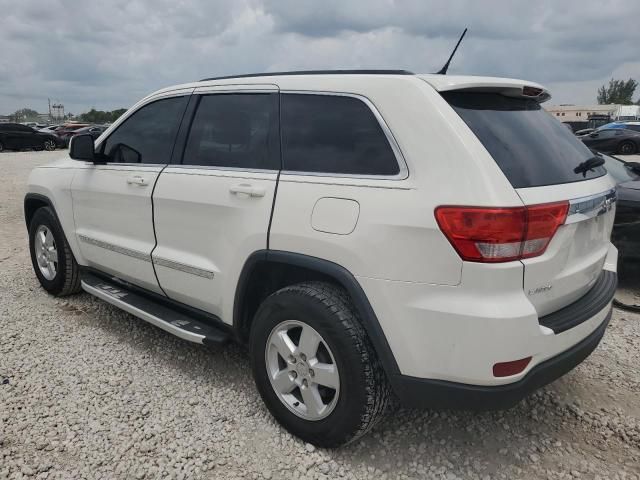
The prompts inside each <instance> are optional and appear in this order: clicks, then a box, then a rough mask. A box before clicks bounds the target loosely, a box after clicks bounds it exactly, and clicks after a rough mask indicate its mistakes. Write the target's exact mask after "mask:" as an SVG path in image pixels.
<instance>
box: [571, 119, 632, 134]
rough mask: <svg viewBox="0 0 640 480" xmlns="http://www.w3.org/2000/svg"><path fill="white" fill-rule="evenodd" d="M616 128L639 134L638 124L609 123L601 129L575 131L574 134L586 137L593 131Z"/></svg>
mask: <svg viewBox="0 0 640 480" xmlns="http://www.w3.org/2000/svg"><path fill="white" fill-rule="evenodd" d="M616 128H619V129H627V130H633V131H634V132H640V122H611V123H607V124H606V125H602V126H601V127H598V128H583V129H582V130H577V131H576V132H575V134H576V135H578V136H580V135H588V134H590V133H593V132H595V131H599V130H610V129H616Z"/></svg>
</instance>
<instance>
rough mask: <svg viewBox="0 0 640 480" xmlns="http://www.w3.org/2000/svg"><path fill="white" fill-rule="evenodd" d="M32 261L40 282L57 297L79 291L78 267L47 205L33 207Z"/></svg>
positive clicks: (30, 239)
mask: <svg viewBox="0 0 640 480" xmlns="http://www.w3.org/2000/svg"><path fill="white" fill-rule="evenodd" d="M29 251H30V253H31V263H32V264H33V270H34V271H35V273H36V277H38V280H39V281H40V285H42V288H44V289H45V290H46V291H47V292H49V293H50V294H52V295H55V296H57V297H62V296H65V295H71V294H73V293H78V292H79V291H80V290H81V288H80V267H79V266H78V264H77V262H76V259H75V258H74V257H73V253H72V252H71V249H70V248H69V244H68V243H67V240H66V238H65V236H64V233H63V231H62V227H60V224H59V223H58V220H57V219H56V217H55V215H54V214H53V211H52V210H51V208H49V207H42V208H39V209H38V210H36V212H35V213H34V215H33V218H32V219H31V223H30V224H29Z"/></svg>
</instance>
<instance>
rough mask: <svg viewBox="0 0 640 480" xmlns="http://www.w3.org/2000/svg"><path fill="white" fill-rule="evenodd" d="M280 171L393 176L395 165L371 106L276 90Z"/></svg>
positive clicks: (340, 98)
mask: <svg viewBox="0 0 640 480" xmlns="http://www.w3.org/2000/svg"><path fill="white" fill-rule="evenodd" d="M281 108H282V111H281V128H282V157H283V168H284V169H285V170H291V171H300V172H323V173H337V174H354V175H396V174H397V173H399V171H400V168H399V166H398V161H397V159H396V156H395V154H394V152H393V150H392V149H391V146H390V145H389V142H388V140H387V137H386V136H385V134H384V132H383V130H382V127H381V126H380V124H379V123H378V120H377V119H376V117H375V116H374V114H373V112H372V111H371V109H370V108H369V107H368V106H367V105H366V104H365V103H364V102H363V101H362V100H359V99H357V98H353V97H347V96H338V95H306V94H282V95H281Z"/></svg>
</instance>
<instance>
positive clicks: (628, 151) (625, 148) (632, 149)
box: [618, 141, 638, 155]
mask: <svg viewBox="0 0 640 480" xmlns="http://www.w3.org/2000/svg"><path fill="white" fill-rule="evenodd" d="M637 151H638V146H637V145H636V144H635V143H633V142H629V141H624V142H622V143H620V145H618V153H619V154H620V155H633V154H634V153H637Z"/></svg>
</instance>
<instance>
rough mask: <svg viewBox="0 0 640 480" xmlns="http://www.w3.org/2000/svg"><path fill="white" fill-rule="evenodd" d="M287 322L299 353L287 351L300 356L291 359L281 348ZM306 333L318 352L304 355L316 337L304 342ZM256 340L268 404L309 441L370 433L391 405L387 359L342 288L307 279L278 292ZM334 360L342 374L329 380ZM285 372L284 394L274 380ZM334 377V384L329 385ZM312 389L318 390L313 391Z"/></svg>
mask: <svg viewBox="0 0 640 480" xmlns="http://www.w3.org/2000/svg"><path fill="white" fill-rule="evenodd" d="M308 327H311V328H310V329H309V328H308ZM283 328H284V329H285V330H284V331H285V335H286V337H285V338H286V339H288V340H287V341H285V342H284V343H283V345H289V347H288V348H291V349H292V350H291V353H292V354H293V355H289V354H288V352H289V350H286V353H285V356H288V357H293V358H290V359H287V358H283V355H282V354H281V353H280V352H281V348H278V347H275V345H276V343H278V344H279V342H278V340H279V339H281V338H283V337H281V336H278V335H279V333H280V332H282V331H283ZM286 328H291V330H288V331H287V330H286ZM305 328H306V330H305ZM296 329H298V330H299V333H298V334H297V335H298V337H297V339H296ZM289 332H292V333H289ZM304 332H312V335H315V337H314V338H319V340H318V341H319V342H320V343H319V346H317V347H315V350H314V351H315V352H316V353H315V354H313V353H309V354H308V355H307V356H305V355H304V352H305V351H306V349H305V345H303V343H305V344H306V343H313V342H302V341H301V339H302V338H303V335H308V333H304ZM274 335H276V336H274ZM305 338H306V337H305ZM290 342H293V343H290ZM296 342H297V343H296ZM249 343H250V352H251V365H252V368H253V375H254V378H255V382H256V385H257V387H258V391H259V392H260V395H261V396H262V399H263V401H264V402H265V404H266V406H267V408H268V409H269V411H270V412H271V414H272V415H273V416H274V417H275V418H276V419H277V420H278V422H280V424H281V425H283V426H284V427H285V428H286V429H287V430H288V431H289V432H291V433H292V434H293V435H296V436H298V437H300V438H301V439H302V440H304V441H306V442H309V443H312V444H314V445H317V446H319V447H338V446H341V445H344V444H346V443H349V442H352V441H354V440H356V439H357V438H359V437H361V436H362V435H364V434H365V433H367V432H368V431H369V430H370V429H371V428H372V427H373V426H374V425H375V424H376V423H377V422H378V421H379V420H380V419H381V418H382V416H383V413H384V412H385V410H386V409H387V406H388V404H389V400H390V390H389V387H388V383H387V379H386V376H385V373H384V371H383V369H382V365H381V364H380V361H379V360H378V358H377V356H376V354H375V352H374V350H373V347H372V345H371V342H370V340H369V338H368V337H367V334H366V332H365V331H364V328H363V327H362V325H361V324H360V321H359V319H358V315H357V313H356V311H355V309H354V307H353V305H352V304H351V301H350V299H349V297H348V295H347V294H346V292H345V291H344V290H342V289H341V288H338V287H336V286H334V285H332V284H329V283H324V282H307V283H300V284H297V285H292V286H289V287H285V288H283V289H281V290H278V291H277V292H275V293H274V294H272V295H271V296H269V297H268V298H267V299H266V300H265V301H264V302H263V303H262V305H260V308H259V309H258V312H257V313H256V315H255V318H254V321H253V326H252V329H251V338H250V342H249ZM274 348H276V350H277V352H276V353H275V358H276V362H277V363H275V372H276V373H274V363H273V358H274V356H273V349H274ZM310 351H311V350H310ZM298 357H299V358H298ZM311 357H313V358H311ZM327 365H330V366H331V367H330V368H331V371H332V372H333V371H335V372H336V376H335V377H330V381H329V382H327V380H326V379H325V378H329V377H324V375H327V372H328V370H327ZM314 368H315V369H316V370H315V373H314V371H313V369H314ZM318 372H322V374H323V375H322V376H321V375H320V374H319V373H318ZM281 374H286V376H287V378H285V379H284V381H285V384H284V388H283V389H282V391H281V392H278V391H276V384H275V381H276V378H278V377H281ZM332 375H333V374H332ZM307 381H308V382H309V383H305V382H307ZM286 382H290V383H286ZM296 382H297V384H296ZM333 382H335V387H327V385H330V384H331V383H333ZM305 386H306V387H305ZM311 387H313V388H315V390H313V391H314V392H315V395H313V394H311V393H309V392H310V391H312V390H311ZM304 390H306V392H305V391H304ZM305 394H306V395H305ZM309 395H311V396H309ZM315 399H319V402H318V403H316V404H315V406H318V405H321V406H322V408H314V407H315V406H314V405H313V404H314V401H313V400H315ZM300 404H301V405H300ZM307 404H309V405H311V407H312V408H311V409H309V408H308V407H307ZM296 412H297V413H296ZM309 412H311V413H312V414H313V413H316V412H317V413H318V414H316V415H308V413H309ZM323 412H324V413H323ZM305 416H306V417H309V418H305Z"/></svg>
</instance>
